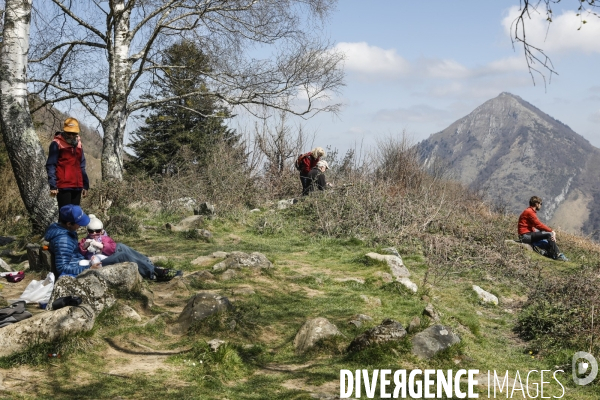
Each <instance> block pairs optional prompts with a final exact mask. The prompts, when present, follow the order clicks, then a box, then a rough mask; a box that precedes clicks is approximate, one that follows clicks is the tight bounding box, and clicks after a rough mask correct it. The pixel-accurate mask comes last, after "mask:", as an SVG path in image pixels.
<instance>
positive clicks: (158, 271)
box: [154, 267, 183, 282]
mask: <svg viewBox="0 0 600 400" xmlns="http://www.w3.org/2000/svg"><path fill="white" fill-rule="evenodd" d="M154 275H155V276H156V281H157V282H168V281H170V280H171V279H173V278H175V277H176V276H183V272H182V271H180V270H176V269H168V268H160V267H156V268H154Z"/></svg>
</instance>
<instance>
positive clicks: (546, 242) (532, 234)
mask: <svg viewBox="0 0 600 400" xmlns="http://www.w3.org/2000/svg"><path fill="white" fill-rule="evenodd" d="M541 208H542V199H541V198H540V197H538V196H533V197H532V198H531V199H529V207H528V208H526V209H525V211H523V212H522V213H521V215H520V216H519V223H518V233H519V239H521V242H522V243H529V244H531V245H533V246H536V247H541V248H545V249H546V250H547V251H548V252H549V253H550V256H551V257H552V258H553V259H555V260H560V261H569V260H568V259H567V257H565V255H564V254H563V253H561V252H560V250H559V249H558V246H557V245H556V232H554V231H553V230H552V228H550V227H549V226H547V225H544V224H542V223H541V222H540V220H539V219H538V217H537V212H538V211H539V210H540V209H541Z"/></svg>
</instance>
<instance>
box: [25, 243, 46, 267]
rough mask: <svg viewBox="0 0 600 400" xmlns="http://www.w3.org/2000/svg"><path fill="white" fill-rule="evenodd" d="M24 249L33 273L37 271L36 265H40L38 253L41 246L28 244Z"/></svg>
mask: <svg viewBox="0 0 600 400" xmlns="http://www.w3.org/2000/svg"><path fill="white" fill-rule="evenodd" d="M25 248H26V249H27V261H29V267H30V268H31V269H32V270H33V271H37V270H39V267H38V264H39V263H40V251H41V249H42V246H40V245H39V244H37V243H28V244H27V245H26V246H25Z"/></svg>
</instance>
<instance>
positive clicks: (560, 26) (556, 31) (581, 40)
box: [502, 2, 600, 54]
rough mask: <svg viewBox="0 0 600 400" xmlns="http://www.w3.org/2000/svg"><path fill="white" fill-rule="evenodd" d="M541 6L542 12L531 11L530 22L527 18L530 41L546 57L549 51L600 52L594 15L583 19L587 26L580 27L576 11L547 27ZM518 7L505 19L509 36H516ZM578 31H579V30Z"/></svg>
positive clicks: (598, 23) (599, 33)
mask: <svg viewBox="0 0 600 400" xmlns="http://www.w3.org/2000/svg"><path fill="white" fill-rule="evenodd" d="M541 3H542V5H540V7H539V12H535V11H533V12H531V13H530V16H531V19H528V18H526V19H525V24H526V25H525V32H526V34H527V36H526V39H527V41H528V42H529V43H530V44H532V45H534V46H536V47H539V48H541V49H543V50H544V51H545V52H546V53H547V54H548V53H550V52H556V53H558V52H567V51H580V52H584V53H600V40H598V38H599V37H600V20H599V19H598V18H597V17H595V16H593V15H589V16H583V19H584V20H587V21H588V23H587V24H583V25H582V24H581V19H582V18H581V17H578V16H577V15H576V14H577V13H576V12H575V11H564V12H562V13H561V14H560V15H558V16H554V17H553V18H552V23H550V27H549V28H548V21H547V20H546V18H547V16H546V11H545V9H544V6H543V2H541ZM519 13H520V12H519V7H518V6H513V7H511V8H510V9H509V10H508V14H507V15H506V17H504V19H503V20H502V26H503V27H504V30H505V31H506V33H507V34H509V35H511V36H512V35H514V29H515V26H514V25H513V22H514V21H515V19H516V18H517V17H518V15H519ZM580 27H581V29H579V30H578V28H580Z"/></svg>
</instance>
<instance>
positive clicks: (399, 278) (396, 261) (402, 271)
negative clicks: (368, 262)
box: [366, 247, 418, 293]
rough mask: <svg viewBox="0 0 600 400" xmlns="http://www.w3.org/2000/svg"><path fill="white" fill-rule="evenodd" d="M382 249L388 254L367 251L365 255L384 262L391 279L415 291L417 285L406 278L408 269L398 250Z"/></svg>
mask: <svg viewBox="0 0 600 400" xmlns="http://www.w3.org/2000/svg"><path fill="white" fill-rule="evenodd" d="M382 251H385V252H386V253H390V254H377V253H367V254H366V257H368V258H371V259H373V260H377V261H383V262H385V263H386V264H387V265H388V267H389V268H390V273H391V274H392V277H393V279H394V280H395V281H396V282H399V283H401V284H402V285H404V286H405V287H406V288H407V289H408V290H410V291H411V292H413V293H416V292H417V290H418V287H417V285H416V284H415V283H414V282H412V281H411V280H410V279H409V278H408V277H409V276H410V271H409V270H408V268H406V266H405V265H404V262H403V261H402V258H401V257H400V254H398V250H396V248H395V247H389V248H386V249H384V250H382Z"/></svg>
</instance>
